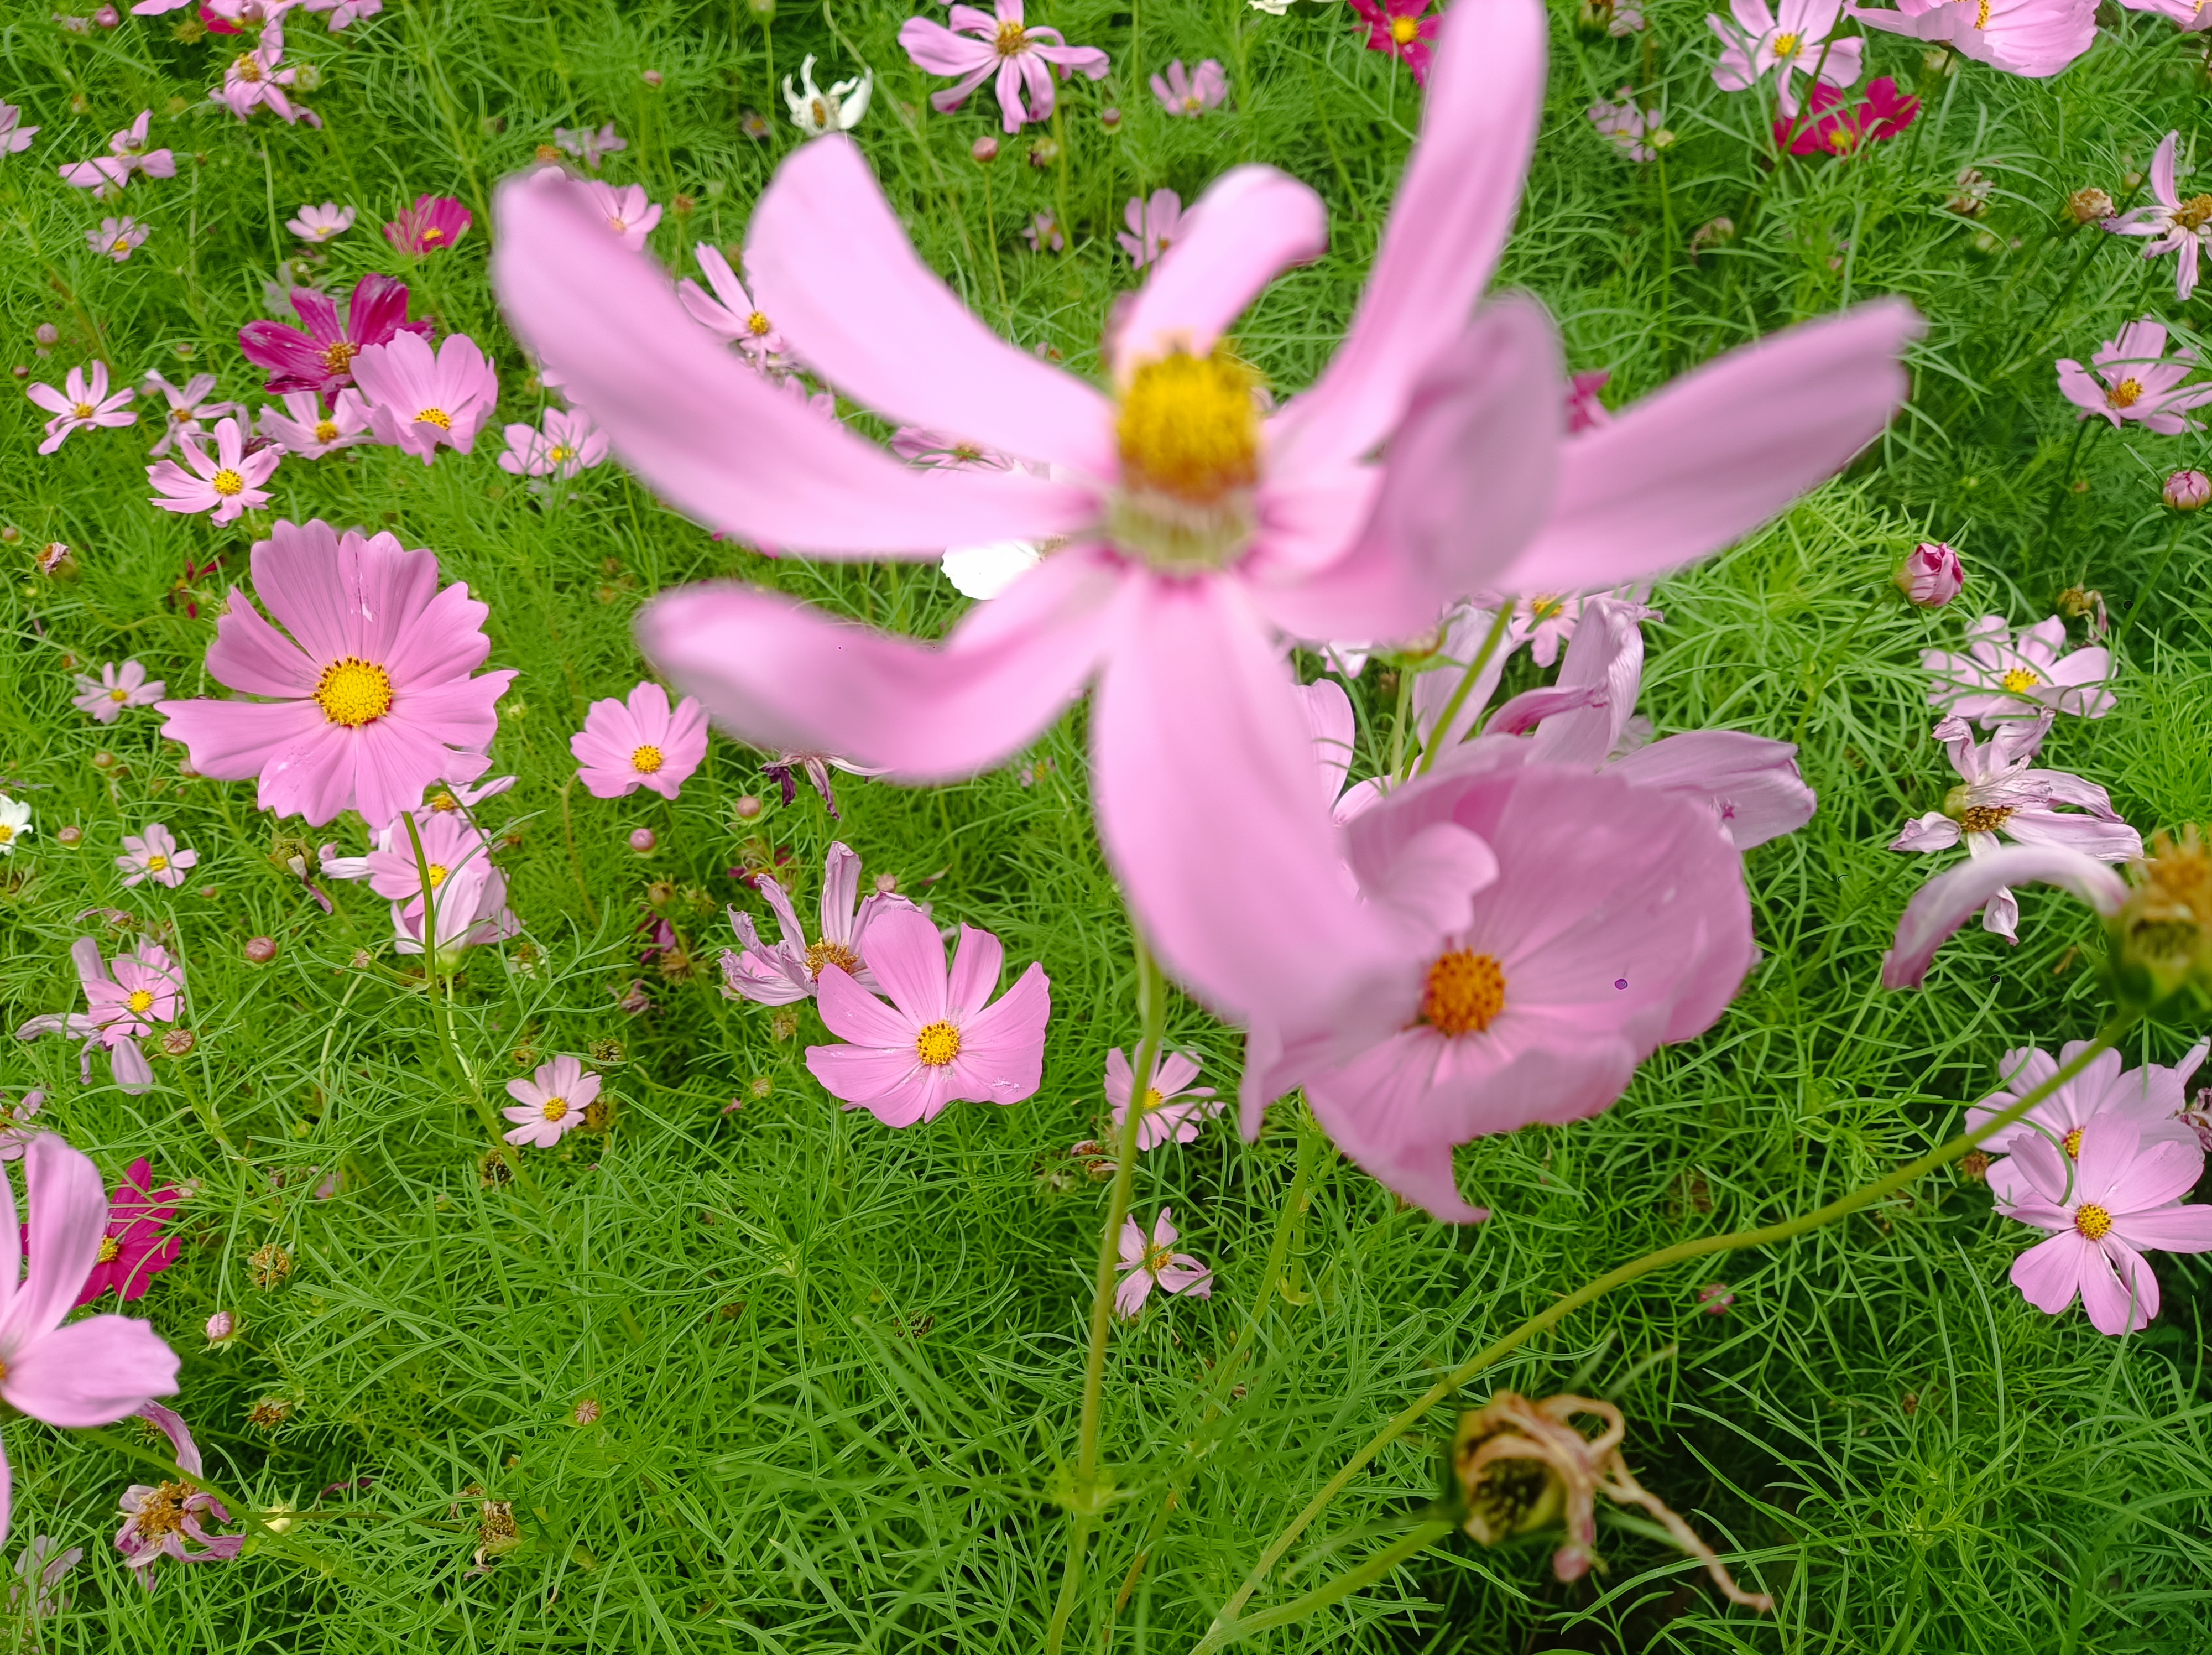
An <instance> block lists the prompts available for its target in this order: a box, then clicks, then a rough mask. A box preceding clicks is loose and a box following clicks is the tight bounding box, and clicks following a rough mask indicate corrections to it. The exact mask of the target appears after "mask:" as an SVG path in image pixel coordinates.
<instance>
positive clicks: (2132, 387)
mask: <svg viewBox="0 0 2212 1655" xmlns="http://www.w3.org/2000/svg"><path fill="white" fill-rule="evenodd" d="M2141 397H2142V380H2121V381H2120V382H2119V383H2118V385H2116V386H2113V387H2112V389H2111V390H2109V391H2107V392H2105V400H2106V402H2108V403H2110V404H2112V406H2113V407H2115V408H2132V407H2134V406H2135V405H2136V401H2137V400H2138V399H2140V398H2141Z"/></svg>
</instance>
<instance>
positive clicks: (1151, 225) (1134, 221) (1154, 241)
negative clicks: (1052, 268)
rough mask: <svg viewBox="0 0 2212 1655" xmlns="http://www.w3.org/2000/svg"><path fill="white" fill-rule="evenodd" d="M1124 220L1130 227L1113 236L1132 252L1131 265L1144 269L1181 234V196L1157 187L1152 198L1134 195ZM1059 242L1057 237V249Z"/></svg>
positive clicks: (1124, 214)
mask: <svg viewBox="0 0 2212 1655" xmlns="http://www.w3.org/2000/svg"><path fill="white" fill-rule="evenodd" d="M1121 222H1123V223H1124V224H1127V226H1128V227H1129V228H1127V229H1126V230H1116V231H1115V232H1114V239H1115V240H1116V241H1119V242H1120V243H1121V251H1122V252H1123V253H1127V254H1128V255H1129V263H1130V265H1132V266H1133V267H1134V268H1135V269H1138V270H1142V269H1144V268H1145V266H1146V265H1152V264H1157V263H1158V261H1159V258H1160V255H1161V254H1162V253H1165V252H1166V251H1167V250H1168V249H1169V248H1170V247H1171V246H1174V245H1175V243H1176V237H1177V236H1179V235H1180V234H1182V197H1181V196H1179V195H1177V194H1176V192H1174V191H1173V190H1155V191H1153V192H1152V195H1151V197H1150V198H1149V199H1148V198H1146V197H1144V196H1131V197H1130V198H1129V204H1128V205H1127V206H1126V207H1124V208H1123V209H1122V210H1121ZM1059 246H1060V243H1059V242H1058V240H1054V243H1053V247H1054V251H1055V252H1056V251H1058V249H1059Z"/></svg>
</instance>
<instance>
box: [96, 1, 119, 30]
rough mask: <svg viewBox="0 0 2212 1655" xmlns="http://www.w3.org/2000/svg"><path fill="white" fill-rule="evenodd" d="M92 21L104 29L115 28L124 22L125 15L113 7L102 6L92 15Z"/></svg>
mask: <svg viewBox="0 0 2212 1655" xmlns="http://www.w3.org/2000/svg"><path fill="white" fill-rule="evenodd" d="M92 21H94V22H95V23H97V24H99V25H100V27H102V28H113V27H115V26H116V25H117V24H118V23H119V22H121V21H123V14H122V13H121V12H119V11H118V10H116V9H115V8H114V7H112V6H102V7H101V8H100V9H99V10H98V11H96V12H94V13H93V14H92Z"/></svg>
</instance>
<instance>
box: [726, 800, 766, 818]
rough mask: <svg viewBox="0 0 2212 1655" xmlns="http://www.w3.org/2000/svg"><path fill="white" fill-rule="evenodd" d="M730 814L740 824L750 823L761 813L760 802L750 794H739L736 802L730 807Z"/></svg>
mask: <svg viewBox="0 0 2212 1655" xmlns="http://www.w3.org/2000/svg"><path fill="white" fill-rule="evenodd" d="M730 813H731V814H732V815H733V816H735V817H736V818H738V820H739V821H740V822H750V821H751V820H752V819H753V818H755V817H756V816H758V815H759V814H760V813H761V801H760V800H758V799H757V798H756V797H755V796H754V795H753V794H750V793H748V794H739V795H738V802H737V803H736V804H734V805H732V806H730Z"/></svg>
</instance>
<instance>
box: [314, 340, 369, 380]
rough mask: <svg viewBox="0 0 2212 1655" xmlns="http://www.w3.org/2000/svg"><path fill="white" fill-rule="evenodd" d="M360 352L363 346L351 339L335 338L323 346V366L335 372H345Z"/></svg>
mask: <svg viewBox="0 0 2212 1655" xmlns="http://www.w3.org/2000/svg"><path fill="white" fill-rule="evenodd" d="M360 354H361V347H360V346H358V345H356V344H354V343H353V342H352V341H351V340H349V339H333V340H331V343H330V344H326V345H325V346H324V347H323V366H324V367H325V368H329V369H330V370H331V373H333V374H343V373H344V372H345V371H346V368H347V367H348V366H349V364H350V363H351V362H352V361H353V359H354V358H355V357H356V356H359V355H360Z"/></svg>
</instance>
